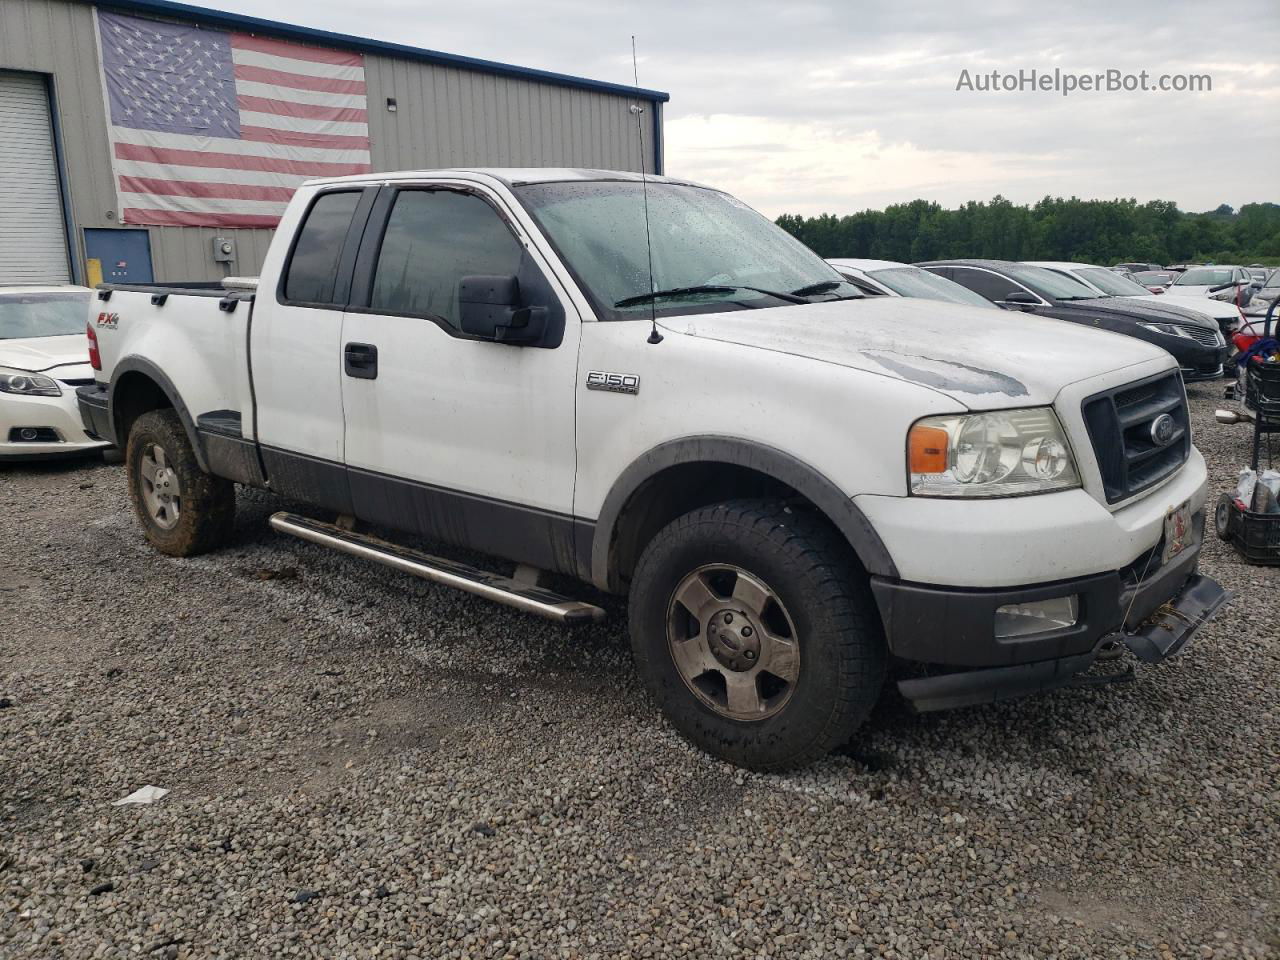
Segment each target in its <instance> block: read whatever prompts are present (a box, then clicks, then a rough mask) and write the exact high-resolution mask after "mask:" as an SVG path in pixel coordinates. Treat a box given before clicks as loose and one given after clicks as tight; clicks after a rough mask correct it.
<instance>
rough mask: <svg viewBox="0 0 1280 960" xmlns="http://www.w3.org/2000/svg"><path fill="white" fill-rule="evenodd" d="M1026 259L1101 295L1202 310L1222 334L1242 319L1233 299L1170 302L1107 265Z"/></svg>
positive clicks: (1195, 310)
mask: <svg viewBox="0 0 1280 960" xmlns="http://www.w3.org/2000/svg"><path fill="white" fill-rule="evenodd" d="M1027 262H1028V263H1029V264H1030V265H1031V266H1033V267H1045V268H1046V269H1049V270H1055V271H1057V272H1058V273H1065V274H1066V275H1067V276H1069V277H1071V278H1072V279H1073V280H1079V281H1080V282H1081V283H1083V284H1084V285H1085V286H1087V287H1090V288H1091V289H1094V290H1097V291H1098V293H1099V294H1100V295H1102V296H1106V297H1133V298H1135V299H1137V300H1150V301H1152V302H1153V303H1158V304H1160V305H1161V306H1171V305H1172V306H1178V307H1181V308H1182V309H1184V310H1191V311H1194V312H1195V313H1199V314H1202V315H1204V316H1206V317H1209V318H1210V319H1211V320H1213V321H1215V322H1216V323H1217V324H1218V329H1220V330H1221V331H1222V335H1223V336H1224V337H1226V336H1229V335H1230V334H1231V331H1233V330H1235V329H1237V328H1238V327H1239V326H1240V323H1241V319H1240V311H1239V310H1238V309H1236V305H1235V304H1234V303H1227V302H1225V301H1223V300H1210V299H1208V298H1205V299H1203V300H1193V299H1191V298H1187V299H1186V300H1178V301H1176V302H1175V303H1172V304H1171V302H1170V300H1169V298H1168V297H1166V296H1163V295H1160V294H1155V293H1152V292H1150V291H1149V290H1148V289H1147V288H1146V287H1144V286H1143V285H1142V284H1140V283H1137V282H1135V281H1133V280H1130V279H1129V278H1128V277H1123V276H1121V275H1120V274H1118V273H1116V272H1115V270H1114V269H1113V268H1110V267H1099V266H1095V265H1093V264H1091V263H1071V262H1069V261H1061V260H1028V261H1027Z"/></svg>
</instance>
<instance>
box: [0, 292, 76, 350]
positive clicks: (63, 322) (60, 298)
mask: <svg viewBox="0 0 1280 960" xmlns="http://www.w3.org/2000/svg"><path fill="white" fill-rule="evenodd" d="M88 304H89V294H88V293H84V292H79V293H0V340H22V339H25V338H26V337H69V336H73V335H75V334H83V333H84V327H85V318H86V317H87V316H88Z"/></svg>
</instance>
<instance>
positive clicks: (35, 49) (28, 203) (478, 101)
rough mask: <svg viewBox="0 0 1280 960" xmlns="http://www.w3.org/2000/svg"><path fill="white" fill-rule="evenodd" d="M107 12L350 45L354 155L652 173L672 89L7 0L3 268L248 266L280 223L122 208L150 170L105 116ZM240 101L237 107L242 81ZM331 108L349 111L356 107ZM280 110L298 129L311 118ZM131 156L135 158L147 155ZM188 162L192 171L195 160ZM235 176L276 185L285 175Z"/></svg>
mask: <svg viewBox="0 0 1280 960" xmlns="http://www.w3.org/2000/svg"><path fill="white" fill-rule="evenodd" d="M104 17H106V18H108V19H107V20H104V19H103V18H104ZM118 17H124V18H129V19H128V20H127V21H125V22H129V23H133V24H136V23H139V22H143V21H145V22H147V23H148V24H151V25H156V26H155V29H156V30H157V32H156V33H155V35H154V37H155V39H156V40H160V39H161V37H162V34H165V35H166V36H167V35H168V33H172V32H173V31H176V30H182V29H184V28H185V29H189V30H193V31H200V32H198V33H192V34H191V35H192V36H196V37H206V36H214V37H225V36H233V37H238V38H248V39H247V40H245V42H247V43H248V44H249V45H250V46H253V45H255V44H261V45H263V46H262V47H261V49H266V50H271V49H273V48H272V47H271V46H270V45H271V44H278V43H280V42H285V43H287V44H291V45H301V47H305V48H306V49H307V50H310V51H312V52H313V53H314V54H315V55H316V56H318V57H320V58H321V59H329V60H332V61H333V62H339V61H341V60H342V57H341V54H343V53H345V54H346V55H348V56H351V57H354V58H355V59H356V60H357V61H358V62H360V64H361V67H362V73H361V74H358V76H359V84H358V85H355V86H352V85H350V84H348V85H347V87H344V89H348V88H349V89H354V90H358V93H359V97H357V98H354V99H353V100H352V101H351V102H359V103H360V104H361V107H362V110H363V113H361V114H360V115H359V119H360V120H361V122H362V123H363V124H365V125H366V126H367V133H365V136H364V138H363V142H364V144H365V149H366V150H367V164H368V166H367V167H366V168H365V169H368V168H370V167H371V168H372V169H373V170H375V171H377V170H398V169H430V168H437V167H452V166H480V165H483V166H574V167H597V168H605V169H622V170H638V169H639V168H640V165H641V163H642V162H643V165H644V169H645V171H646V172H650V173H661V172H662V105H663V103H664V102H665V101H666V100H667V99H668V96H667V94H665V93H662V92H660V91H656V90H645V89H638V88H632V87H626V86H620V85H616V84H611V83H603V82H598V81H593V80H587V79H583V78H579V77H574V76H569V75H565V74H559V73H551V72H547V71H542V70H532V69H527V68H522V67H517V66H512V65H508V64H502V63H495V62H491V61H485V60H477V59H473V58H470V57H462V56H455V55H450V54H445V53H440V52H437V51H432V50H424V49H419V48H414V47H408V46H403V45H400V44H394V43H384V42H378V41H373V40H367V39H362V38H359V37H354V36H347V35H344V34H336V33H331V32H328V31H321V30H312V29H308V28H305V27H299V26H292V25H289V24H284V23H277V22H273V21H269V20H263V19H259V18H256V17H247V16H241V15H237V14H230V13H223V12H220V11H216V10H210V9H206V8H202V7H195V6H190V5H187V4H182V3H172V2H167V0H112V2H111V3H110V4H98V5H95V4H92V3H89V2H82V0H0V284H3V283H23V282H27V283H49V282H65V281H72V282H79V283H86V282H88V283H93V282H96V281H97V280H98V279H105V280H108V281H116V282H134V283H139V282H148V281H152V280H155V281H180V280H216V279H218V278H220V277H222V276H225V275H228V274H254V273H256V272H257V271H258V269H259V267H260V266H261V264H262V260H263V257H264V256H265V254H266V250H267V245H268V242H269V241H270V238H271V234H272V233H273V230H272V229H271V228H270V227H269V226H243V225H240V224H239V223H235V222H232V223H231V225H227V223H221V224H220V223H217V222H214V223H210V224H207V225H162V224H160V223H157V219H158V218H157V217H154V216H153V217H151V218H148V217H147V216H146V215H145V214H142V213H137V212H131V209H130V207H129V206H128V201H127V200H124V199H123V198H124V197H125V196H126V193H125V192H124V191H125V190H126V189H128V190H140V189H147V188H145V187H138V186H136V183H138V182H143V183H148V182H151V181H148V180H146V178H141V179H139V178H134V177H130V176H125V175H123V174H122V172H121V170H122V167H123V166H124V164H125V163H134V161H132V160H130V161H124V162H122V161H121V160H120V158H121V156H124V155H125V153H124V151H125V149H126V148H130V145H129V144H125V145H123V146H122V145H121V144H120V143H119V142H118V140H117V139H115V134H116V132H118V131H119V130H120V129H122V128H120V127H119V126H114V124H119V123H120V122H121V121H120V118H119V116H118V113H119V110H120V104H119V103H118V102H116V101H115V100H113V97H112V95H110V93H109V91H108V89H107V88H108V87H109V82H110V81H104V63H105V64H106V66H107V67H109V68H110V67H111V65H112V63H114V61H112V60H111V58H112V57H114V56H115V55H116V53H117V52H118V50H117V49H116V48H115V47H114V46H113V45H112V43H111V42H110V39H109V38H103V37H102V36H101V33H102V24H103V23H105V22H112V23H114V22H115V21H114V20H110V19H109V18H118ZM164 25H168V26H164ZM233 31H234V33H232V32H233ZM143 39H144V40H145V39H146V37H143ZM195 42H197V44H198V40H197V41H195ZM147 45H148V46H150V44H147ZM296 49H299V47H294V46H290V47H288V48H287V50H296ZM253 55H255V54H253V53H250V54H246V55H245V56H246V57H251V56H253ZM343 62H346V61H343ZM300 69H301V68H300ZM238 71H239V67H237V72H238ZM257 74H259V75H260V76H258V77H255V79H256V80H258V79H263V78H264V77H265V78H266V79H267V80H269V79H270V77H271V76H273V74H272V72H271V71H270V70H266V69H265V68H259V69H257ZM210 76H213V73H212V72H210ZM130 82H132V81H130ZM256 86H257V87H262V84H261V83H257V84H256ZM267 89H269V88H267ZM361 97H362V98H363V99H360V98H361ZM164 99H165V100H168V99H169V98H168V97H167V96H165V97H164ZM250 99H257V98H250ZM204 102H206V103H207V100H206V101H204ZM263 102H274V101H263ZM344 102H346V101H344ZM240 103H241V106H242V108H243V106H244V103H245V99H244V98H243V97H242V98H241V101H240ZM294 106H295V107H296V106H297V105H296V104H295V105H294ZM636 107H639V108H640V113H639V115H638V117H637V113H636V112H635V108H636ZM251 109H259V108H251ZM316 109H317V110H320V109H321V108H316ZM125 112H131V111H128V110H126V111H125ZM286 112H290V111H286ZM291 112H292V113H299V112H300V111H298V110H294V111H291ZM301 112H302V115H303V116H305V115H306V111H305V110H302V111H301ZM330 114H332V115H333V116H335V117H340V118H349V117H350V116H352V114H351V111H350V110H333V111H330ZM149 115H150V114H148V116H149ZM246 115H247V114H246ZM179 119H180V120H181V119H182V118H181V117H179ZM285 121H287V122H288V124H291V125H292V126H293V127H296V128H298V129H306V125H307V124H308V123H309V122H310V121H308V120H306V119H293V118H284V120H282V123H283V122H285ZM331 126H332V127H334V128H339V127H350V126H351V125H350V124H342V123H335V124H332V125H331ZM144 132H145V131H144ZM289 135H290V134H288V133H286V134H284V136H286V137H287V136H289ZM298 136H299V137H302V136H305V135H304V134H298ZM208 142H209V143H210V144H214V146H212V147H209V149H211V150H212V149H217V146H216V145H217V144H220V143H222V142H225V141H218V140H210V141H208ZM133 149H144V148H140V147H138V148H133ZM262 149H263V150H266V151H267V152H270V151H269V150H268V148H265V147H264V148H262ZM260 152H261V151H260ZM187 153H189V154H193V155H195V156H194V159H189V160H188V162H189V163H192V164H198V163H199V162H200V156H201V155H203V154H201V153H200V152H199V151H187ZM130 156H132V154H130ZM142 159H143V160H151V159H154V158H153V157H151V156H148V155H144V156H143V157H142ZM263 162H264V163H265V162H267V161H265V160H264V161H263ZM272 162H273V163H278V164H288V163H289V161H286V160H278V161H272ZM134 165H135V167H138V168H141V169H144V170H145V169H147V168H150V167H152V166H154V164H149V163H135V164H134ZM294 166H295V167H297V168H298V169H305V168H307V165H306V164H295V165H294ZM289 169H293V167H290V168H289ZM133 172H137V171H136V170H134V171H133ZM264 176H265V175H264ZM190 177H191V178H192V179H194V180H196V181H198V179H199V172H198V171H193V172H192V173H191V174H190ZM126 183H128V184H132V185H131V186H128V187H126V186H125V184H126ZM210 186H211V185H208V184H201V183H199V182H194V183H184V184H182V185H181V186H180V188H179V189H178V190H176V191H175V192H178V193H182V194H184V196H183V197H176V198H170V199H171V200H172V202H171V203H170V204H169V206H170V207H171V208H172V209H177V210H180V211H187V210H189V209H197V204H198V201H196V200H194V199H190V197H194V196H196V195H197V194H199V193H200V191H201V190H202V189H207V188H210ZM224 187H225V185H224ZM242 189H244V190H248V191H255V190H256V191H258V193H257V194H254V195H255V196H257V195H261V194H264V193H265V194H267V195H269V196H271V197H273V198H277V199H278V198H279V197H280V196H282V195H286V194H287V190H288V189H290V188H288V187H245V188H242ZM281 191H286V194H282V193H281ZM128 195H129V196H133V194H128ZM218 202H221V201H206V204H208V203H215V204H216V203H218ZM227 202H228V203H229V202H230V201H227ZM268 206H270V205H269V204H268ZM199 209H204V208H199ZM168 216H169V217H170V218H171V219H173V220H183V221H184V222H189V221H191V220H197V219H199V218H200V215H199V214H195V213H188V212H181V213H177V214H172V213H171V214H168ZM131 218H133V219H132V221H131ZM212 219H213V220H215V221H216V220H217V219H218V218H217V217H213V218H212ZM259 219H261V220H263V221H266V220H267V219H268V218H265V217H263V218H259Z"/></svg>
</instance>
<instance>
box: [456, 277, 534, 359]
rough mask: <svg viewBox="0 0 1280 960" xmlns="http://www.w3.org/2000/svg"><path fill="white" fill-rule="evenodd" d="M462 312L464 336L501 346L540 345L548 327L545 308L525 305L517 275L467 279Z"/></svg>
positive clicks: (462, 284)
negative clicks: (507, 344)
mask: <svg viewBox="0 0 1280 960" xmlns="http://www.w3.org/2000/svg"><path fill="white" fill-rule="evenodd" d="M458 312H459V315H460V317H461V321H462V332H463V333H467V334H470V335H471V336H473V337H478V338H479V339H481V340H494V341H496V342H498V343H513V344H515V343H537V342H538V341H539V340H541V339H542V334H543V331H544V330H545V329H546V324H547V310H546V308H545V307H528V306H524V305H523V303H522V302H521V296H520V281H519V280H518V279H516V278H515V277H514V276H509V277H493V276H476V277H463V278H462V279H460V280H459V281H458Z"/></svg>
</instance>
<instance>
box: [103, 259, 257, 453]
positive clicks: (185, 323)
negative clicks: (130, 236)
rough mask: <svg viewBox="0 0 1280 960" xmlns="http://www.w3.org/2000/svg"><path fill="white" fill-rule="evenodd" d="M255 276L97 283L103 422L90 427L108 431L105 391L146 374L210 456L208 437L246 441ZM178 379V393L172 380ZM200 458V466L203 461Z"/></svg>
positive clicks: (250, 430)
mask: <svg viewBox="0 0 1280 960" xmlns="http://www.w3.org/2000/svg"><path fill="white" fill-rule="evenodd" d="M256 283H257V281H256V280H253V279H251V278H229V279H228V280H227V281H223V282H220V283H178V284H172V283H171V284H102V285H101V286H99V287H98V290H97V294H96V297H95V298H94V299H93V300H91V301H90V307H89V318H88V321H89V326H90V327H91V328H92V329H93V331H94V333H95V334H96V336H97V341H98V352H99V355H100V357H101V367H102V368H101V370H99V371H97V374H96V377H95V379H96V381H97V386H96V388H94V387H85V388H81V389H82V390H83V391H85V392H91V391H94V390H95V389H96V390H97V391H98V395H99V397H100V398H101V399H102V400H103V404H102V416H103V420H104V422H100V423H99V422H96V421H95V426H96V427H97V429H95V431H94V432H95V433H98V434H99V435H104V434H105V435H106V439H112V440H115V441H116V442H117V443H119V444H123V443H124V442H125V441H126V439H127V438H124V437H118V438H117V437H114V436H112V435H111V432H112V431H111V424H112V420H113V416H114V415H113V412H112V411H109V410H107V409H106V405H105V392H106V390H107V388H109V387H111V386H112V385H118V384H119V383H120V382H121V381H122V380H124V379H125V378H127V377H129V376H130V375H134V374H137V375H141V376H146V377H149V378H150V379H151V380H153V381H154V382H156V383H158V384H159V385H160V386H161V387H162V388H163V389H164V390H166V392H167V393H168V394H169V398H170V399H171V400H172V402H173V405H174V407H175V409H176V410H177V412H178V415H179V416H180V417H181V418H182V420H183V423H184V425H185V426H186V427H187V429H188V431H189V432H191V433H193V434H195V433H196V432H197V431H198V433H199V434H200V436H201V439H202V442H201V443H200V444H199V447H198V454H199V456H200V459H201V460H205V459H206V458H207V457H208V456H209V455H210V454H211V451H210V450H209V447H210V443H209V441H208V437H209V436H210V435H214V436H217V437H224V438H226V440H227V441H230V442H231V443H232V444H234V445H244V446H247V447H250V448H251V446H252V440H253V438H254V423H253V385H252V380H251V375H250V370H249V331H250V328H251V324H252V317H253V306H254V296H255V294H254V289H255V287H256ZM175 383H180V384H181V391H180V392H179V390H178V388H177V387H176V386H175ZM206 465H207V464H202V466H206Z"/></svg>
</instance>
